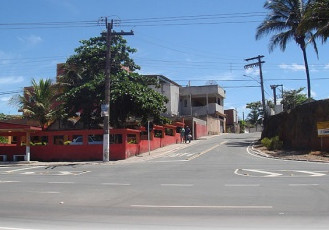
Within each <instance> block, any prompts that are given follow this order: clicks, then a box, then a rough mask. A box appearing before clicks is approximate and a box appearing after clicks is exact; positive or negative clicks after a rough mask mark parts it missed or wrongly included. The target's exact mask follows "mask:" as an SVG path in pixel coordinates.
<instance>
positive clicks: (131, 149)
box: [0, 125, 206, 161]
mask: <svg viewBox="0 0 329 230" xmlns="http://www.w3.org/2000/svg"><path fill="white" fill-rule="evenodd" d="M195 127H196V128H197V129H196V130H198V131H197V133H198V137H199V136H200V135H201V133H206V132H204V131H203V127H201V126H200V127H199V126H197V125H196V126H195ZM166 128H167V130H168V129H171V130H170V132H171V135H166V134H165V129H166ZM201 129H202V131H199V130H201ZM155 130H158V131H156V132H160V131H161V132H162V137H161V138H160V137H154V133H155ZM142 131H145V129H144V128H141V129H140V130H132V129H113V130H110V133H111V134H121V135H122V143H120V144H111V145H110V160H123V159H126V158H129V157H131V156H135V155H138V154H141V153H144V152H148V150H149V149H148V140H141V132H142ZM102 134H103V130H99V129H98V130H70V131H39V132H36V133H33V134H31V138H33V136H47V137H48V143H47V145H39V146H31V150H30V152H31V153H30V159H31V161H94V160H96V161H101V160H103V145H102V144H88V141H87V139H88V138H87V137H88V135H102ZM17 135H19V136H18V143H17V145H12V144H11V145H3V144H2V145H0V155H3V154H5V155H7V160H8V161H12V160H13V155H25V146H21V137H23V136H25V133H20V134H17ZM73 135H81V136H83V142H84V143H83V144H82V145H55V144H54V143H53V140H54V136H66V137H67V138H68V140H70V141H72V138H73ZM128 136H129V138H128ZM133 137H136V138H133ZM128 139H130V142H129V143H128V141H129V140H128ZM131 139H134V141H133V142H135V143H131V142H132V141H131ZM176 143H180V134H179V133H176V126H173V125H166V126H155V127H154V130H153V131H152V132H151V141H150V145H151V150H154V149H157V148H160V147H163V146H166V145H171V144H176Z"/></svg>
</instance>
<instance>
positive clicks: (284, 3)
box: [256, 0, 318, 98]
mask: <svg viewBox="0 0 329 230" xmlns="http://www.w3.org/2000/svg"><path fill="white" fill-rule="evenodd" d="M310 2H311V1H310V0H271V1H266V3H265V4H264V8H265V9H267V10H268V11H269V13H268V15H267V16H266V18H265V20H264V21H263V22H262V23H261V24H260V25H259V26H258V27H257V32H256V39H257V40H258V39H260V38H262V37H263V36H265V35H269V34H273V35H272V37H271V39H270V43H269V50H270V51H273V49H274V48H275V47H277V46H279V47H280V49H281V50H282V51H285V49H286V46H287V43H288V42H289V41H290V40H294V41H295V42H296V43H297V44H298V45H299V46H300V48H301V50H302V53H303V59H304V66H305V73H306V78H307V90H308V98H310V97H311V83H310V73H309V67H308V61H307V55H306V45H307V44H308V43H311V44H313V47H314V49H315V52H316V54H318V49H317V45H316V42H315V39H314V35H313V33H312V31H311V30H301V29H300V25H301V23H302V20H303V19H304V17H305V14H306V12H307V11H308V10H309V8H310V7H311V4H310Z"/></svg>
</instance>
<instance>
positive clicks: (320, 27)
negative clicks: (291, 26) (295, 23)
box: [298, 0, 329, 42]
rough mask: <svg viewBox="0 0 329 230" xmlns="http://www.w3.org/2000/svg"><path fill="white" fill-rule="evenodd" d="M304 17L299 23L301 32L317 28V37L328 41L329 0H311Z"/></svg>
mask: <svg viewBox="0 0 329 230" xmlns="http://www.w3.org/2000/svg"><path fill="white" fill-rule="evenodd" d="M309 4H310V7H309V8H308V9H307V11H306V13H305V15H304V18H303V20H302V22H301V24H300V25H299V28H298V29H299V32H300V33H306V32H307V31H313V30H315V34H314V36H315V37H319V38H321V39H322V42H326V41H327V38H328V37H329V0H311V1H310V3H309Z"/></svg>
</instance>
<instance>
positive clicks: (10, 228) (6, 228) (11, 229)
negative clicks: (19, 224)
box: [0, 226, 38, 230]
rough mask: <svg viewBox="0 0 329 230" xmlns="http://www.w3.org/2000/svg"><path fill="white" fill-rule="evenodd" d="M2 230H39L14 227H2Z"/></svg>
mask: <svg viewBox="0 0 329 230" xmlns="http://www.w3.org/2000/svg"><path fill="white" fill-rule="evenodd" d="M0 229H3V230H38V229H31V228H12V227H1V226H0Z"/></svg>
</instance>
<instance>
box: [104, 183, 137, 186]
mask: <svg viewBox="0 0 329 230" xmlns="http://www.w3.org/2000/svg"><path fill="white" fill-rule="evenodd" d="M102 185H113V186H130V185H131V184H125V183H102Z"/></svg>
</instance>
